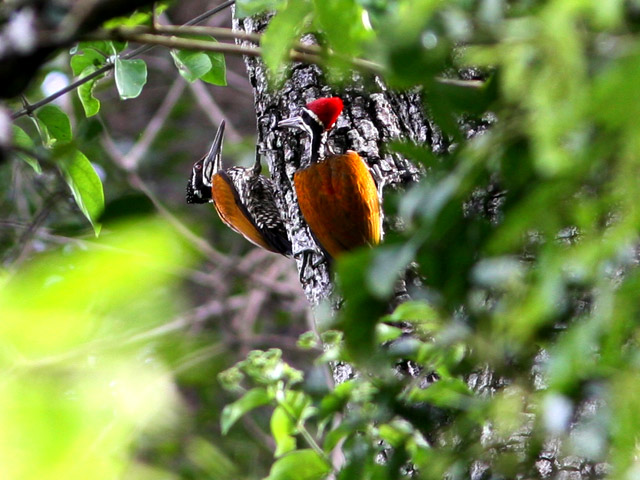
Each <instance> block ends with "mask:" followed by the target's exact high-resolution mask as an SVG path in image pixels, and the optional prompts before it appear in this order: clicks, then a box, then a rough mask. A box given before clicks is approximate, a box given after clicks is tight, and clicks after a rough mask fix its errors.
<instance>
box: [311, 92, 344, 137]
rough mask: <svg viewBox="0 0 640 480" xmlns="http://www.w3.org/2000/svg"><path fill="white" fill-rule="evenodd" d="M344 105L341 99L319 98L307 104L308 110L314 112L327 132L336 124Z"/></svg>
mask: <svg viewBox="0 0 640 480" xmlns="http://www.w3.org/2000/svg"><path fill="white" fill-rule="evenodd" d="M343 107H344V105H343V103H342V99H341V98H340V97H330V98H319V99H318V100H314V101H313V102H309V103H307V109H309V110H310V111H312V112H313V113H314V114H315V115H316V116H317V117H318V119H319V120H320V121H321V122H322V125H323V126H324V129H325V130H329V129H330V128H331V127H333V124H334V123H336V120H337V119H338V117H339V116H340V113H342V109H343Z"/></svg>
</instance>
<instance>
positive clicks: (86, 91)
mask: <svg viewBox="0 0 640 480" xmlns="http://www.w3.org/2000/svg"><path fill="white" fill-rule="evenodd" d="M96 70H97V67H95V66H93V65H89V66H88V67H87V68H85V69H84V70H83V71H82V73H81V74H80V78H84V77H86V76H87V75H90V74H92V73H93V72H95V71H96ZM99 78H100V76H98V77H96V78H94V79H93V80H89V81H88V82H87V83H83V84H82V85H80V86H79V87H78V97H80V103H82V108H84V113H85V115H86V116H87V118H89V117H92V116H93V115H95V114H96V113H98V112H99V111H100V100H98V99H97V98H96V97H94V96H93V88H94V87H95V86H96V82H97V81H98V79H99Z"/></svg>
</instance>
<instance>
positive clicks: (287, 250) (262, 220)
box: [186, 121, 291, 256]
mask: <svg viewBox="0 0 640 480" xmlns="http://www.w3.org/2000/svg"><path fill="white" fill-rule="evenodd" d="M224 128H225V122H224V121H223V122H222V123H221V124H220V127H219V128H218V131H217V132H216V136H215V138H214V140H213V143H212V144H211V148H210V149H209V152H208V153H207V154H206V155H205V156H204V157H202V158H201V159H200V160H198V161H197V162H196V163H195V164H194V165H193V168H192V171H191V177H190V179H189V182H188V183H187V195H186V200H187V203H213V206H214V208H215V210H216V211H217V212H218V215H219V216H220V219H221V220H222V221H223V222H224V224H225V225H227V226H228V227H229V228H231V229H232V230H234V231H236V232H238V233H239V234H241V235H242V236H243V237H244V238H246V239H247V240H249V241H250V242H251V243H253V244H255V245H257V246H259V247H262V248H264V249H266V250H269V251H271V252H275V253H280V254H281V255H285V256H290V255H291V242H290V241H289V238H288V236H287V230H286V228H285V225H284V222H283V220H282V217H281V216H280V210H279V209H278V206H277V204H276V201H275V187H274V185H273V182H272V181H271V180H270V179H268V178H267V177H265V176H263V175H261V173H260V172H261V170H262V166H261V163H260V155H259V153H258V152H256V161H255V164H254V166H253V168H243V167H230V168H226V169H223V168H222V139H223V135H224Z"/></svg>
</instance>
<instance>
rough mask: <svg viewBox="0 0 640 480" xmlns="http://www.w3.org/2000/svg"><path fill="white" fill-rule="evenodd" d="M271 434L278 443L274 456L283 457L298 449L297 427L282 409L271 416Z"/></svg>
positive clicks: (277, 409)
mask: <svg viewBox="0 0 640 480" xmlns="http://www.w3.org/2000/svg"><path fill="white" fill-rule="evenodd" d="M270 423H271V434H272V435H273V439H274V440H275V441H276V451H275V453H274V456H275V457H276V458H278V457H281V456H282V455H284V454H285V453H289V452H290V451H292V450H295V448H296V439H295V437H294V435H295V434H296V433H297V429H296V425H295V423H294V421H293V419H292V418H291V416H290V415H289V414H288V413H287V412H286V411H285V409H284V408H282V407H277V408H276V409H275V410H274V411H273V415H271V422H270Z"/></svg>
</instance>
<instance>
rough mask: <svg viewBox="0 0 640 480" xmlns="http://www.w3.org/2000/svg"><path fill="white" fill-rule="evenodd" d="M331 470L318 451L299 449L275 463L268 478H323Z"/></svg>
mask: <svg viewBox="0 0 640 480" xmlns="http://www.w3.org/2000/svg"><path fill="white" fill-rule="evenodd" d="M330 472H331V465H329V464H328V463H327V462H326V461H325V460H324V459H323V458H322V457H321V456H320V455H318V454H317V453H316V452H314V451H313V450H310V449H307V450H297V451H295V452H291V453H289V454H287V455H285V456H284V457H282V458H281V459H279V460H278V461H277V462H276V463H274V464H273V466H272V467H271V471H270V472H269V476H268V477H267V478H266V480H321V479H322V478H325V477H326V476H327V475H328V474H329V473H330Z"/></svg>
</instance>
